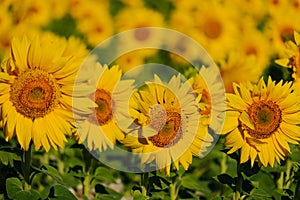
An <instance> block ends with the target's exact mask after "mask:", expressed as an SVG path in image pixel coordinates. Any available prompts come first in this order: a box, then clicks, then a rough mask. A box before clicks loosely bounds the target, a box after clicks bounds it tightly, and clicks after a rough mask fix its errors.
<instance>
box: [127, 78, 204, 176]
mask: <svg viewBox="0 0 300 200" xmlns="http://www.w3.org/2000/svg"><path fill="white" fill-rule="evenodd" d="M129 105H130V114H131V117H132V118H133V119H134V123H133V124H132V126H131V128H132V130H131V132H129V134H128V135H126V137H125V139H124V140H123V144H124V145H125V146H127V147H129V148H130V149H132V151H133V152H135V153H141V162H142V164H150V163H153V162H154V163H155V165H156V168H157V169H160V170H162V171H164V172H165V173H166V174H167V175H170V167H171V164H172V163H173V164H174V166H175V168H176V169H179V163H180V164H181V165H182V166H183V167H184V169H185V170H187V169H188V166H189V165H190V164H191V163H192V155H193V154H195V155H199V154H200V153H199V152H200V149H201V146H202V143H203V138H204V137H205V136H202V134H203V133H202V132H197V127H198V124H199V123H198V122H199V115H198V109H197V108H198V106H197V103H196V101H195V96H194V94H193V89H192V88H191V87H190V84H189V82H185V83H183V84H181V82H180V76H179V75H178V76H176V77H175V76H173V77H172V78H171V80H170V81H169V82H168V84H166V85H164V84H163V83H162V81H161V80H160V78H159V77H158V76H155V79H154V82H148V83H146V85H145V86H144V87H142V88H140V89H139V90H137V91H136V92H135V93H134V94H133V95H132V97H131V98H130V104H129Z"/></svg>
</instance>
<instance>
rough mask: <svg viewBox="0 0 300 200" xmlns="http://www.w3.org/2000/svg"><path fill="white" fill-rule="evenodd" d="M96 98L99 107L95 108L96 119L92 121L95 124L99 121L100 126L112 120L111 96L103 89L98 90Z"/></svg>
mask: <svg viewBox="0 0 300 200" xmlns="http://www.w3.org/2000/svg"><path fill="white" fill-rule="evenodd" d="M94 98H95V100H94V101H95V103H96V104H97V105H98V106H97V107H96V108H95V112H96V113H95V114H96V119H94V118H93V119H91V120H92V121H94V122H95V123H96V121H95V120H97V121H98V123H99V125H104V124H106V123H107V122H108V121H109V120H111V118H112V101H111V95H110V94H109V93H108V92H107V91H105V90H103V89H97V90H96V92H95V97H94Z"/></svg>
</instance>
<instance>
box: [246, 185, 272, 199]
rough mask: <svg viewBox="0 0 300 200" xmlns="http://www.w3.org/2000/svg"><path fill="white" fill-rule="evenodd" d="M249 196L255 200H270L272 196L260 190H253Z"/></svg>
mask: <svg viewBox="0 0 300 200" xmlns="http://www.w3.org/2000/svg"><path fill="white" fill-rule="evenodd" d="M250 196H251V197H253V199H256V200H265V199H268V198H272V196H271V195H270V194H268V193H267V192H266V191H265V190H263V189H260V188H254V189H253V190H252V191H251V193H250Z"/></svg>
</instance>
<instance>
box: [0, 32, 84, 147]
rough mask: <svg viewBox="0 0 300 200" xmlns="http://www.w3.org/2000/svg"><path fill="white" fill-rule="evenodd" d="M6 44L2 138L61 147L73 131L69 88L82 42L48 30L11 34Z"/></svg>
mask: <svg viewBox="0 0 300 200" xmlns="http://www.w3.org/2000/svg"><path fill="white" fill-rule="evenodd" d="M11 45H12V48H11V54H10V55H9V57H8V58H6V59H4V61H3V62H2V64H1V68H2V71H1V72H0V84H1V92H0V105H1V108H2V110H1V111H2V113H1V116H2V120H3V125H4V131H5V135H6V137H5V139H6V140H7V141H8V140H10V139H12V138H13V137H14V136H16V137H17V139H18V142H19V143H20V145H21V148H22V149H24V150H25V151H27V150H28V149H29V146H30V142H31V141H33V144H34V145H35V149H36V150H39V149H40V148H41V147H44V149H45V150H46V151H49V149H50V147H51V146H52V147H53V148H54V149H57V148H58V147H62V146H63V143H64V142H65V141H66V137H65V135H69V136H71V135H72V134H73V130H72V128H73V127H74V124H73V114H72V98H74V96H72V88H73V82H74V80H75V77H76V73H77V71H78V69H79V66H80V64H81V62H82V61H83V59H84V57H85V56H86V55H87V50H86V49H85V45H82V44H81V43H80V42H79V41H78V40H76V39H74V38H72V37H71V38H70V39H69V40H66V39H63V38H59V37H57V36H54V35H52V34H47V35H41V37H39V36H37V37H35V38H34V39H32V40H30V39H28V38H27V37H23V38H22V39H21V38H14V39H13V40H12V44H11ZM74 46H76V51H75V53H73V52H74ZM75 98H76V97H75Z"/></svg>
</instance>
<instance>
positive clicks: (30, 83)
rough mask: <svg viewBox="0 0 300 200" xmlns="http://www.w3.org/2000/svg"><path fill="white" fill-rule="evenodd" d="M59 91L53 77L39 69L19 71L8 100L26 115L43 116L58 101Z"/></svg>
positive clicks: (31, 116) (32, 116)
mask: <svg viewBox="0 0 300 200" xmlns="http://www.w3.org/2000/svg"><path fill="white" fill-rule="evenodd" d="M59 98H60V91H59V86H58V84H57V83H56V81H55V79H54V78H53V77H52V76H51V75H49V74H48V73H47V72H44V71H42V70H39V69H30V70H27V71H25V72H23V73H21V74H20V75H19V76H18V77H17V78H16V79H15V81H14V83H13V84H12V85H11V91H10V100H11V102H12V103H13V106H14V107H15V108H16V110H17V112H18V113H20V114H22V115H24V116H26V117H28V118H37V117H44V116H45V115H46V114H48V113H49V112H51V111H52V110H53V109H54V108H55V107H56V106H57V105H58V103H59Z"/></svg>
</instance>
